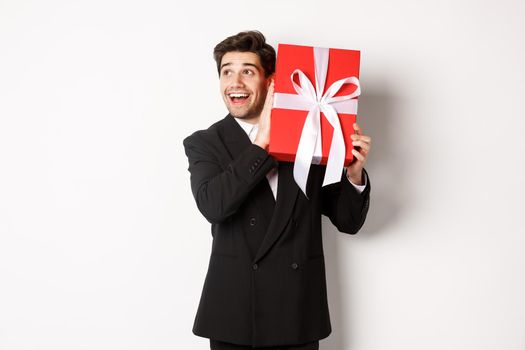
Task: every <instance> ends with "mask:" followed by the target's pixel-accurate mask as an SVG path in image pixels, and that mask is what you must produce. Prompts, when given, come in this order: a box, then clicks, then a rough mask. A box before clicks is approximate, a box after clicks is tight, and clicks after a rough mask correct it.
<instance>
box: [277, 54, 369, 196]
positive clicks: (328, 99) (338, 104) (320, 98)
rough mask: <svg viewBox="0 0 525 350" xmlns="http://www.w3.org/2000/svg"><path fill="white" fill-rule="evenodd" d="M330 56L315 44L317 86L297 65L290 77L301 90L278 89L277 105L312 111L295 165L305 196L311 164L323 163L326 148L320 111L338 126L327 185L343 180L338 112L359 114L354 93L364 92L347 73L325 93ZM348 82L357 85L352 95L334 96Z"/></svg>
mask: <svg viewBox="0 0 525 350" xmlns="http://www.w3.org/2000/svg"><path fill="white" fill-rule="evenodd" d="M328 60H329V49H326V48H320V47H314V66H315V86H316V87H315V89H314V87H313V85H312V82H311V81H310V80H309V79H308V77H307V76H306V75H305V74H304V73H303V72H302V71H301V70H300V69H296V70H294V71H293V73H292V75H291V76H290V79H291V80H292V84H293V87H294V89H295V91H296V92H297V94H285V93H280V92H276V93H274V102H273V107H274V108H284V109H295V110H302V111H308V115H307V116H306V120H305V121H304V125H303V130H302V132H301V138H300V140H299V146H298V148H297V153H296V155H295V164H294V168H293V177H294V179H295V182H296V183H297V185H299V187H300V188H301V190H302V191H303V193H304V194H305V196H306V181H307V180H308V173H309V171H310V165H311V164H312V163H313V164H319V162H320V161H321V157H322V152H323V150H322V139H321V132H320V131H321V113H320V112H323V114H324V115H325V117H326V119H327V120H328V122H329V123H330V125H332V127H333V128H334V133H333V136H332V144H331V146H330V153H329V154H328V161H327V164H326V172H325V176H324V180H323V186H326V185H330V184H332V183H336V182H339V181H340V180H341V173H342V171H343V167H344V163H345V154H346V149H345V141H344V138H343V132H342V130H341V124H340V123H339V117H338V115H337V113H343V114H357V100H356V99H354V97H357V96H359V95H360V94H361V86H360V84H359V80H358V79H357V78H356V77H346V78H343V79H341V80H338V81H336V82H334V83H333V84H332V85H330V87H329V88H328V90H326V93H325V94H324V95H323V91H324V85H325V81H326V73H327V71H328ZM296 74H297V76H298V77H299V85H298V84H296V83H295V81H294V77H295V75H296ZM345 84H354V85H356V86H357V88H356V90H355V91H354V92H353V93H351V94H350V95H345V96H337V97H334V95H335V94H337V92H338V91H339V90H340V89H341V87H342V86H343V85H345Z"/></svg>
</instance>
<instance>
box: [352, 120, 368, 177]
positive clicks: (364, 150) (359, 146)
mask: <svg viewBox="0 0 525 350" xmlns="http://www.w3.org/2000/svg"><path fill="white" fill-rule="evenodd" d="M354 130H355V134H353V135H352V136H351V138H352V145H354V146H356V148H354V149H353V150H352V154H353V155H354V159H353V161H352V162H351V163H350V165H349V166H348V167H347V168H346V171H347V172H346V176H347V177H348V179H349V180H350V181H351V182H352V183H354V184H356V185H363V167H364V165H365V162H366V158H367V156H368V152H370V147H371V145H372V138H371V137H370V136H366V135H361V133H362V131H361V128H360V127H359V125H357V123H354Z"/></svg>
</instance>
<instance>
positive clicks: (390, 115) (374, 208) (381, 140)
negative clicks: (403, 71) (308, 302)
mask: <svg viewBox="0 0 525 350" xmlns="http://www.w3.org/2000/svg"><path fill="white" fill-rule="evenodd" d="M366 91H367V92H366V93H364V94H363V95H362V96H360V97H359V112H358V117H357V123H358V124H359V126H360V127H361V128H362V130H363V133H364V134H365V135H369V136H371V137H372V148H371V153H370V154H369V156H368V159H367V161H366V164H365V169H366V170H367V172H368V174H369V176H370V185H371V192H370V208H369V211H368V215H367V219H366V222H365V224H364V225H363V227H362V228H361V230H360V231H359V232H358V233H357V235H358V236H359V239H373V238H377V235H378V234H379V233H381V232H382V231H384V229H385V228H386V227H388V226H390V225H391V224H392V222H394V221H396V220H397V218H398V217H399V216H400V215H401V213H402V211H403V207H402V205H401V204H402V198H403V193H404V191H405V183H404V179H405V178H406V176H405V175H406V174H404V173H403V170H404V167H403V165H402V164H401V163H400V162H399V161H398V156H399V154H398V153H399V151H398V150H396V137H398V135H402V134H403V133H402V130H396V128H395V127H396V125H399V123H397V121H398V119H399V118H402V116H401V115H399V114H396V111H395V103H394V102H395V101H394V97H393V96H392V95H390V94H389V91H387V90H386V89H385V88H382V87H381V86H379V85H377V86H372V84H370V86H369V87H368V88H367V90H366ZM341 234H344V233H340V232H339V231H337V229H336V228H335V227H334V226H333V225H332V224H331V222H330V220H329V219H328V218H323V245H324V252H325V262H326V279H327V281H326V282H327V285H328V300H329V304H330V319H331V323H332V334H330V336H329V337H328V338H326V339H323V340H321V342H320V350H357V347H356V346H354V344H353V341H352V339H353V338H354V331H353V330H354V329H355V328H354V327H353V325H352V322H350V321H351V320H355V317H353V315H349V314H345V310H349V309H350V313H351V312H352V310H351V308H349V305H352V304H355V303H359V300H352V291H351V289H350V290H349V291H345V295H342V291H343V286H342V285H341V281H344V280H348V279H351V276H349V271H348V269H346V268H345V266H340V262H341V261H343V259H342V257H341V259H340V258H339V255H340V249H341V248H340V244H338V242H340V240H339V239H340V236H338V235H341ZM356 238H357V236H350V235H349V236H347V237H346V238H345V239H349V240H352V239H356ZM338 240H339V241H338ZM343 249H344V248H343ZM341 254H343V253H341ZM350 288H351V287H350Z"/></svg>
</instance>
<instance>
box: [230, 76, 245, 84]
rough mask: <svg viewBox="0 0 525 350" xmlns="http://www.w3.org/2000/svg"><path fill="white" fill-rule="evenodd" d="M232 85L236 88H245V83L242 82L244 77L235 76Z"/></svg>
mask: <svg viewBox="0 0 525 350" xmlns="http://www.w3.org/2000/svg"><path fill="white" fill-rule="evenodd" d="M232 84H233V85H234V86H243V85H244V82H243V80H242V75H240V74H235V75H234V76H233V79H232Z"/></svg>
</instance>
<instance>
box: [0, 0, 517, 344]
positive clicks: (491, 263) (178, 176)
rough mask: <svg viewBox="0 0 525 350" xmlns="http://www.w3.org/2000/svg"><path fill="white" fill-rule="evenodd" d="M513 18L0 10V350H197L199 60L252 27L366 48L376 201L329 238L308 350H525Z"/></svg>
mask: <svg viewBox="0 0 525 350" xmlns="http://www.w3.org/2000/svg"><path fill="white" fill-rule="evenodd" d="M524 15H525V5H524V4H523V2H520V1H518V0H516V1H511V0H502V1H496V2H494V1H451V0H444V1H440V2H437V1H432V2H426V3H425V2H423V1H397V2H392V1H386V0H385V1H341V2H335V1H318V2H313V1H305V0H301V1H298V0H294V1H280V2H277V1H268V0H267V1H258V2H248V1H241V2H231V1H229V2H225V1H222V2H221V1H217V2H213V3H212V2H210V3H209V4H205V3H202V2H197V1H192V2H189V3H183V4H179V3H177V2H176V1H164V2H162V1H148V2H146V1H142V2H138V1H123V0H120V1H119V0H105V1H96V0H95V1H93V0H92V1H45V2H44V1H14V0H2V1H0V118H1V119H0V284H1V285H0V349H1V350H22V349H24V350H26V349H38V350H41V349H53V350H71V349H97V350H101V349H108V350H109V349H111V350H114V349H126V350H134V349H159V350H160V349H192V350H193V349H208V348H209V344H208V340H207V339H205V338H200V337H196V336H194V335H193V334H192V332H191V327H192V325H193V320H194V316H195V311H196V309H197V305H198V301H199V298H200V292H201V289H202V284H203V281H204V276H205V273H206V268H207V264H208V258H209V253H210V249H211V234H210V231H209V225H208V223H207V222H206V221H205V219H204V218H203V217H202V216H201V215H200V214H199V212H198V210H197V209H196V206H195V204H194V201H193V197H192V195H191V191H190V186H189V173H188V171H187V160H186V157H185V155H184V152H183V146H182V139H183V138H184V137H185V136H187V135H189V134H190V133H191V132H193V131H195V130H197V129H203V128H206V127H208V126H209V125H210V124H212V123H213V122H215V121H217V120H219V119H221V118H222V117H224V115H225V114H226V109H225V107H224V106H223V104H222V100H221V98H220V95H219V88H218V87H219V86H218V79H217V73H216V69H215V63H214V61H213V59H212V50H213V47H214V46H215V44H217V43H218V42H219V41H221V40H222V39H224V38H225V37H226V36H229V35H232V34H236V33H237V32H239V31H241V30H246V29H259V30H261V31H262V32H263V33H264V34H265V35H266V36H267V38H268V40H269V42H270V43H271V44H272V45H275V46H276V44H277V43H278V42H283V43H292V44H303V45H315V46H324V47H341V48H349V49H357V50H361V51H362V62H361V82H362V86H363V95H362V97H361V98H360V109H359V117H358V120H359V121H360V123H361V125H362V127H363V128H364V130H365V133H366V134H368V135H371V136H372V143H373V145H372V147H373V148H372V154H371V155H370V157H369V160H368V162H367V164H366V168H367V170H368V171H369V173H370V176H371V184H372V193H371V206H370V211H369V215H368V220H367V222H366V224H365V225H364V227H363V228H362V230H361V231H360V232H359V233H358V234H357V235H356V236H349V235H345V234H342V233H339V232H337V231H336V230H335V229H334V228H333V227H332V226H331V224H330V223H329V221H328V220H325V221H324V232H323V234H324V244H325V254H326V265H327V278H328V289H329V303H330V312H331V319H332V326H333V333H332V334H331V335H330V336H329V337H328V338H327V339H324V340H322V341H321V346H320V348H321V349H322V350H328V349H330V350H420V349H425V350H434V349H435V350H443V349H447V350H465V349H476V350H488V349H498V350H499V349H505V350H523V349H524V348H525V298H524V295H525V281H524V278H525V277H524V276H525V254H524V253H523V252H524V250H525V237H524V232H525V230H524V229H523V198H524V195H525V191H524V185H523V182H522V181H523V178H524V170H525V157H524V156H523V152H524V151H525V141H524V139H525V137H524V135H523V134H524V131H525V128H524V126H525V122H524V121H523V117H524V113H523V109H524V105H523V100H524V99H523V96H524V91H525V69H524V67H523V62H525V40H523V34H522V33H523V32H525V24H524V22H523V18H524Z"/></svg>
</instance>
